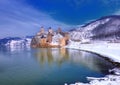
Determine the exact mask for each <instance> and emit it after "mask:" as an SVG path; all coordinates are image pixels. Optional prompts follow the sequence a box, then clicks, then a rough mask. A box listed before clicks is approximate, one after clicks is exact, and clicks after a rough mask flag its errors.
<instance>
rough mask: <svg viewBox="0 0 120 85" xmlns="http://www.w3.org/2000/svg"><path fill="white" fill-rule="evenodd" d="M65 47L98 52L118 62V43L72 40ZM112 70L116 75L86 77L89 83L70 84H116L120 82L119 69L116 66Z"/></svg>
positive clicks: (77, 84) (119, 47) (119, 61)
mask: <svg viewBox="0 0 120 85" xmlns="http://www.w3.org/2000/svg"><path fill="white" fill-rule="evenodd" d="M66 47H67V48H72V49H78V50H84V51H89V52H93V53H96V54H100V55H102V56H105V57H107V58H109V59H110V60H112V61H113V62H117V63H120V43H92V44H80V43H79V42H72V43H71V44H69V45H68V46H66ZM113 71H114V72H115V74H116V75H106V76H105V77H102V78H93V77H87V79H88V80H89V81H90V82H89V83H82V82H77V83H75V84H70V85H118V83H120V69H119V68H117V69H114V70H113ZM66 85H67V84H66Z"/></svg>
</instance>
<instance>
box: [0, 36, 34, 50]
mask: <svg viewBox="0 0 120 85" xmlns="http://www.w3.org/2000/svg"><path fill="white" fill-rule="evenodd" d="M31 39H32V37H28V36H27V37H25V38H19V37H7V38H3V39H0V46H7V47H11V48H12V47H30V44H31Z"/></svg>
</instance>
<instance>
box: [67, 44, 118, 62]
mask: <svg viewBox="0 0 120 85" xmlns="http://www.w3.org/2000/svg"><path fill="white" fill-rule="evenodd" d="M66 47H67V48H72V49H79V50H84V51H89V52H93V53H96V54H100V55H102V56H105V57H107V58H109V59H111V60H112V61H113V62H118V63H120V43H93V44H79V43H74V44H70V45H68V46H66Z"/></svg>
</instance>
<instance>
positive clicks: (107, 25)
mask: <svg viewBox="0 0 120 85" xmlns="http://www.w3.org/2000/svg"><path fill="white" fill-rule="evenodd" d="M70 35H71V40H76V41H81V42H86V41H87V42H88V41H90V40H92V41H95V40H97V41H101V40H102V41H109V42H120V16H119V15H113V16H106V17H102V18H100V19H98V20H95V21H92V22H90V23H88V24H86V25H84V26H81V27H80V28H78V29H76V30H73V31H71V32H70Z"/></svg>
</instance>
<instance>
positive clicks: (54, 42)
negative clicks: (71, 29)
mask: <svg viewBox="0 0 120 85" xmlns="http://www.w3.org/2000/svg"><path fill="white" fill-rule="evenodd" d="M68 40H69V33H68V32H62V30H61V28H58V30H57V31H56V32H54V30H53V29H52V28H51V27H49V29H48V31H47V32H46V31H45V30H44V28H43V27H41V28H40V31H39V32H38V33H37V34H36V35H35V36H34V37H33V39H32V41H31V47H38V48H52V47H63V46H65V45H67V43H68Z"/></svg>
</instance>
